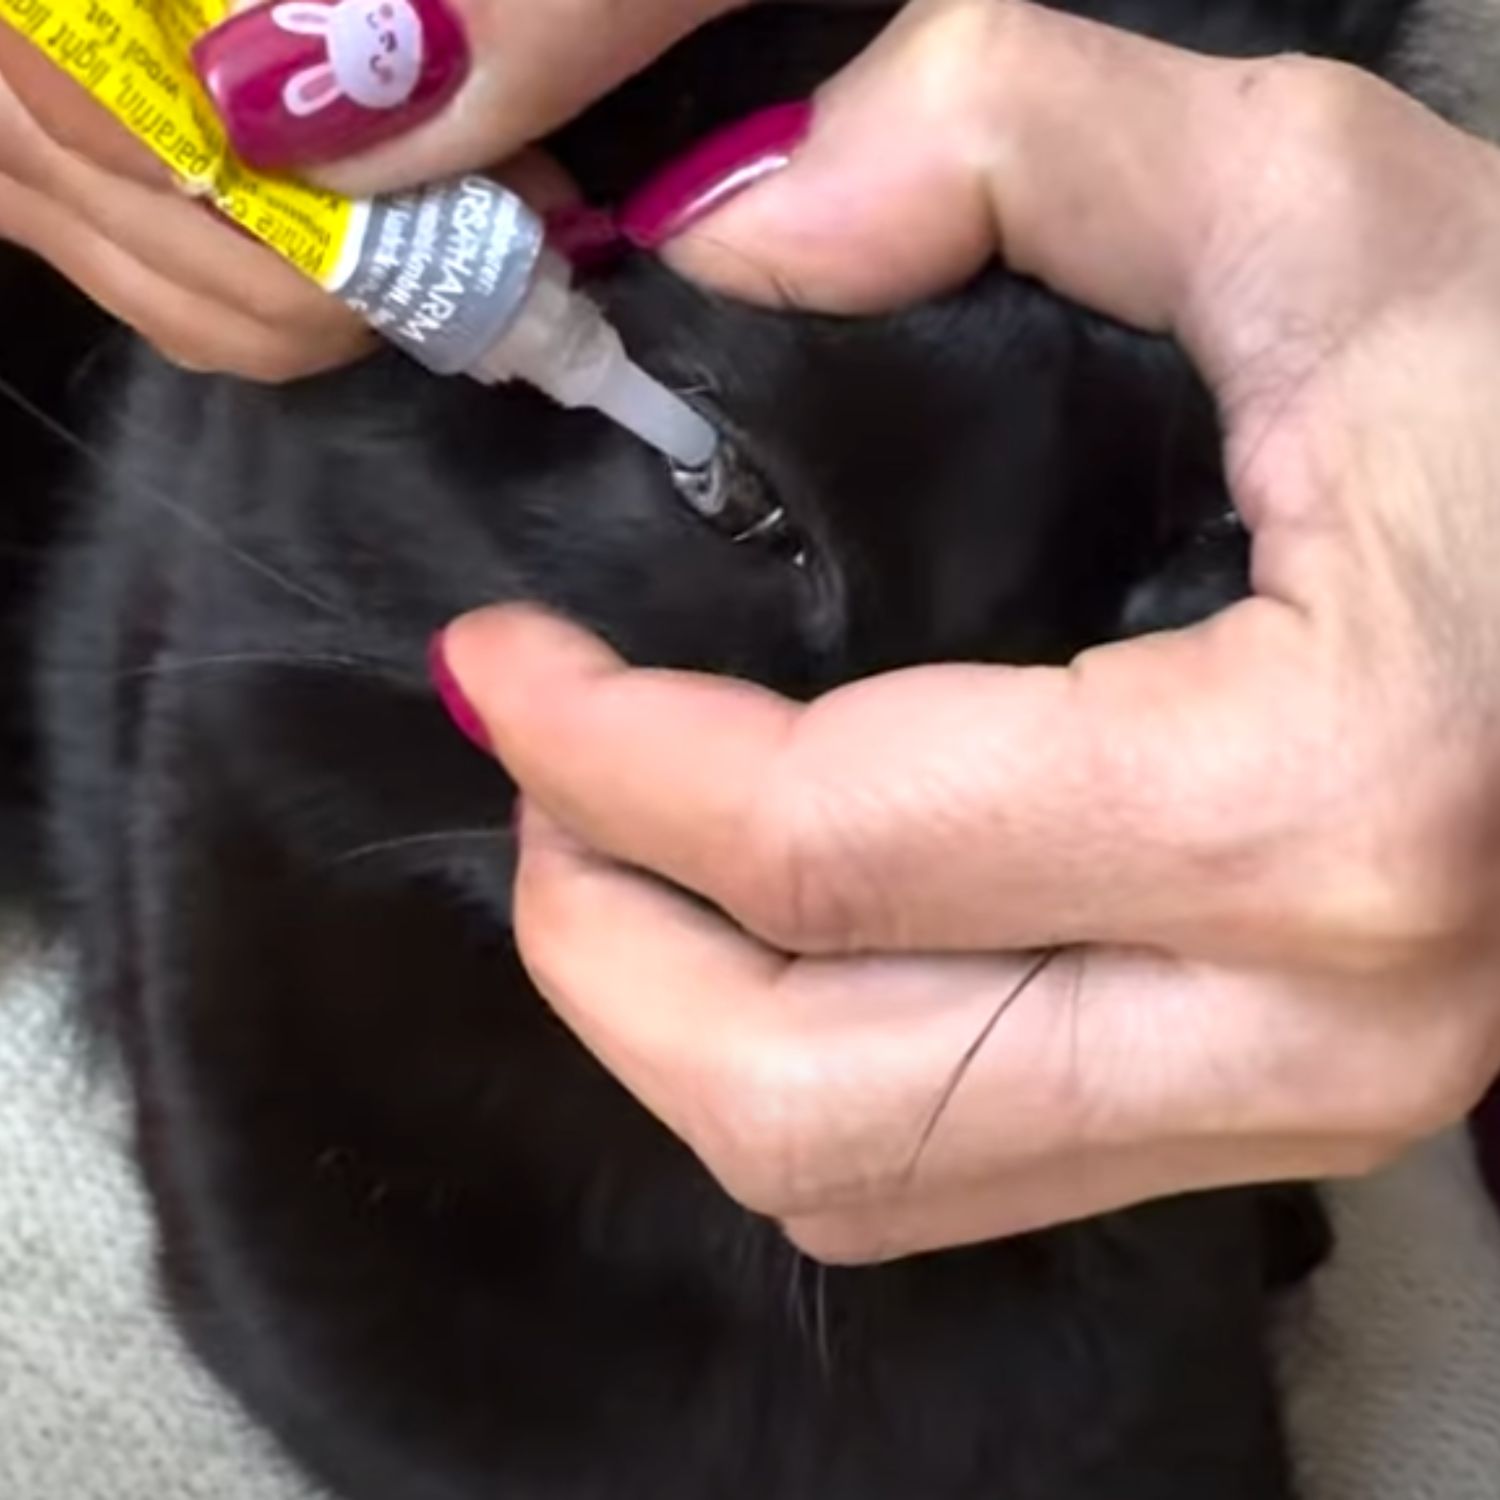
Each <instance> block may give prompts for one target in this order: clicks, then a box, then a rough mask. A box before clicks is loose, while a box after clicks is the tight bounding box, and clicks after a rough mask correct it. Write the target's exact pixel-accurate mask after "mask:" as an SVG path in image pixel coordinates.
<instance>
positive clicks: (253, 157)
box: [193, 0, 469, 169]
mask: <svg viewBox="0 0 1500 1500" xmlns="http://www.w3.org/2000/svg"><path fill="white" fill-rule="evenodd" d="M193 66H194V68H195V69H196V70H197V73H198V77H199V78H200V79H201V80H202V83H203V87H204V88H205V89H206V90H207V91H208V95H209V98H210V99H212V100H213V104H214V108H215V109H216V110H217V111H218V112H219V117H220V119H222V120H223V122H224V129H225V132H226V133H227V134H228V136H229V142H230V145H232V146H233V147H234V150H235V152H236V154H237V155H238V156H240V157H241V158H242V159H243V160H244V161H246V162H248V163H249V164H250V165H251V166H254V167H264V168H270V169H275V168H280V167H293V166H303V165H311V164H313V163H315V162H322V161H332V160H335V159H336V158H338V157H341V156H350V155H352V154H353V153H354V152H356V151H364V150H367V149H368V148H369V147H371V146H373V145H376V144H377V143H378V142H380V141H384V140H388V139H389V138H390V137H391V136H394V135H400V134H402V133H403V132H404V131H407V130H410V129H411V128H412V126H414V125H416V124H418V123H420V122H421V121H422V120H425V119H426V118H427V117H428V116H429V115H431V114H432V113H433V112H434V111H435V110H437V109H439V108H440V107H441V106H442V105H443V103H444V102H445V101H446V100H447V99H448V98H449V97H450V96H451V95H452V94H453V92H454V90H455V89H457V88H458V86H459V84H461V83H462V82H463V79H464V75H465V74H466V73H467V72H468V69H469V47H468V43H467V42H466V41H465V39H464V34H463V29H462V28H461V27H460V26H459V24H458V21H457V19H456V18H455V17H454V15H453V13H452V12H451V11H449V10H448V8H447V7H446V6H445V5H444V4H443V3H442V0H278V3H276V4H271V5H256V6H253V7H252V8H251V9H249V10H242V11H239V12H238V13H237V14H235V15H233V16H230V17H229V19H228V20H226V21H224V22H223V23H222V24H220V25H218V26H216V27H214V28H213V30H212V31H208V32H205V33H204V34H203V35H202V36H201V37H199V39H198V40H197V42H195V43H194V45H193Z"/></svg>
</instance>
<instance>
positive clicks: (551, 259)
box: [471, 251, 719, 469]
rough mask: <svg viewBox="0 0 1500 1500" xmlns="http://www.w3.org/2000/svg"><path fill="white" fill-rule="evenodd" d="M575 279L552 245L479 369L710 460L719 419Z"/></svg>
mask: <svg viewBox="0 0 1500 1500" xmlns="http://www.w3.org/2000/svg"><path fill="white" fill-rule="evenodd" d="M569 281H570V273H569V270H568V267H567V264H566V263H565V262H564V261H562V260H561V259H560V258H559V257H558V256H556V255H555V254H553V253H552V252H551V251H544V252H543V253H542V255H541V256H540V258H539V260H538V262H537V267H536V273H535V279H534V280H533V282H532V285H531V289H530V291H529V292H528V293H527V296H526V300H525V302H524V303H522V305H521V307H520V309H519V310H518V311H517V313H516V316H515V319H514V321H513V322H512V323H511V324H510V326H509V328H507V329H506V331H505V334H504V336H503V337H502V338H501V339H500V340H499V341H498V342H497V343H496V344H495V345H494V346H493V347H492V348H490V349H489V350H488V351H487V352H486V353H485V355H484V357H483V359H482V360H481V361H480V364H479V367H478V368H477V369H475V370H473V371H472V372H471V373H473V374H474V375H476V376H477V377H478V378H479V379H481V380H509V379H511V378H512V377H514V376H520V377H521V379H523V380H526V381H528V382H529V383H530V384H532V385H534V386H536V387H537V388H538V389H539V390H543V391H545V392H546V393H547V394H548V395H549V396H551V397H552V399H553V400H554V401H556V402H558V403H559V404H560V405H562V406H570V407H576V406H589V407H593V408H594V409H595V410H597V411H600V412H603V413H604V415H605V416H607V417H609V418H610V419H611V420H612V421H615V422H618V423H619V424H620V426H621V427H624V428H626V429H627V430H628V431H630V432H633V433H634V434H635V435H636V436H637V437H638V438H640V439H641V440H642V441H643V442H646V443H649V444H650V445H651V446H652V447H653V448H656V449H658V450H659V451H660V452H662V453H665V454H666V455H667V456H668V457H669V458H671V459H672V460H673V461H674V462H676V463H678V464H681V465H682V466H683V467H685V468H689V469H697V468H701V467H703V466H704V465H705V464H707V463H708V461H709V459H710V458H712V457H713V453H714V449H715V448H717V447H718V443H719V436H718V434H717V433H716V432H715V431H714V429H713V427H712V426H710V424H709V423H708V422H707V421H705V420H704V418H703V417H702V416H700V415H699V414H698V413H697V412H695V411H694V410H693V408H692V407H691V406H689V405H688V404H687V402H686V401H684V400H683V399H682V397H681V396H678V395H677V394H676V393H675V392H673V391H670V390H668V389H667V387H666V386H664V385H663V384H662V383H661V382H660V381H658V380H655V379H653V378H652V377H651V376H650V375H648V374H647V373H646V372H645V371H644V370H643V369H641V368H640V366H639V365H637V364H635V363H633V362H632V361H631V359H630V356H629V355H628V354H626V352H625V346H624V345H623V344H622V343H621V342H620V336H619V334H617V333H616V332H615V331H614V329H613V328H611V327H610V326H609V324H608V323H606V322H605V320H604V314H603V313H601V312H600V311H599V309H598V308H597V307H596V306H595V305H594V304H593V303H592V302H591V301H590V300H589V299H588V298H587V297H585V296H584V295H583V294H582V293H581V292H575V291H574V290H573V289H572V288H571V286H570V285H569Z"/></svg>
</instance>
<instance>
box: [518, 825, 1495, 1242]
mask: <svg viewBox="0 0 1500 1500" xmlns="http://www.w3.org/2000/svg"><path fill="white" fill-rule="evenodd" d="M516 913H517V937H518V941H519V943H520V947H521V952H522V954H523V957H524V959H525V961H526V963H527V966H528V969H529V970H530V972H531V974H532V976H533V978H534V979H535V980H536V982H537V984H538V987H539V988H540V989H541V991H542V993H543V994H544V995H545V996H546V997H547V998H548V999H549V1000H550V1001H551V1002H552V1004H553V1005H554V1006H555V1007H556V1008H557V1009H558V1011H559V1013H560V1015H561V1016H562V1017H563V1019H564V1020H565V1021H566V1022H567V1023H568V1024H569V1025H570V1026H571V1027H573V1029H574V1030H575V1031H576V1032H577V1033H578V1035H579V1036H580V1037H581V1038H582V1040H583V1041H584V1042H585V1043H586V1044H587V1045H588V1046H589V1047H590V1048H591V1049H592V1050H593V1051H594V1052H595V1054H596V1055H597V1056H598V1057H599V1058H600V1060H601V1061H602V1062H603V1063H604V1064H605V1066H606V1067H608V1068H609V1069H610V1070H611V1071H612V1072H613V1073H614V1074H615V1076H617V1077H618V1078H619V1079H620V1080H621V1081H622V1082H623V1083H624V1084H625V1086H626V1087H627V1088H629V1089H631V1090H632V1091H633V1092H634V1093H635V1094H636V1096H637V1097H638V1098H639V1099H640V1100H641V1101H642V1102H643V1103H644V1104H645V1105H646V1106H647V1107H648V1108H650V1109H651V1110H652V1111H653V1112H654V1113H655V1114H656V1115H657V1116H658V1118H660V1119H661V1120H662V1121H663V1122H664V1123H665V1124H666V1125H667V1126H668V1127H669V1128H670V1129H672V1130H674V1131H675V1132H676V1133H678V1134H679V1135H680V1136H681V1137H682V1138H683V1139H684V1140H685V1141H686V1142H687V1143H688V1144H689V1145H690V1146H691V1147H692V1148H693V1149H694V1150H695V1151H696V1152H697V1153H698V1154H699V1155H700V1157H701V1158H702V1159H703V1160H704V1162H705V1163H706V1165H707V1166H708V1167H709V1169H710V1170H711V1171H712V1172H714V1173H715V1175H716V1176H717V1177H718V1178H719V1180H720V1182H721V1183H722V1184H723V1185H724V1186H725V1188H726V1190H728V1191H729V1192H730V1193H731V1194H732V1195H733V1196H735V1197H736V1198H738V1199H739V1200H740V1201H741V1202H743V1203H745V1204H746V1205H747V1206H749V1207H751V1208H753V1209H755V1210H756V1211H758V1212H761V1213H764V1214H767V1215H770V1216H772V1217H775V1218H778V1219H780V1220H782V1221H783V1222H785V1223H786V1224H787V1225H788V1227H789V1230H790V1232H792V1234H793V1235H794V1237H795V1238H797V1240H798V1242H799V1243H801V1244H802V1245H803V1246H804V1247H805V1248H807V1249H808V1250H809V1251H810V1252H812V1253H815V1254H817V1255H819V1256H820V1257H822V1258H827V1259H837V1260H853V1259H874V1258H883V1257H887V1256H890V1255H893V1254H904V1253H909V1252H910V1251H912V1250H916V1249H922V1248H928V1247H930V1246H932V1245H936V1244H952V1243H960V1242H966V1241H969V1240H974V1239H981V1238H988V1237H991V1236H993V1235H995V1234H1001V1233H1017V1232H1021V1231H1024V1230H1027V1229H1031V1228H1035V1227H1038V1226H1040V1225H1043V1224H1048V1223H1056V1222H1059V1221H1061V1220H1064V1219H1068V1218H1075V1217H1080V1216H1084V1215H1088V1214H1092V1213H1097V1212H1102V1211H1105V1210H1107V1209H1110V1208H1114V1207H1119V1206H1121V1205H1124V1204H1126V1203H1130V1202H1135V1201H1139V1200H1142V1199H1145V1198H1150V1197H1155V1196H1159V1195H1161V1194H1163V1193H1167V1192H1177V1191H1185V1190H1190V1189H1192V1188H1195V1187H1207V1186H1214V1185H1228V1184H1232V1183H1241V1182H1252V1181H1269V1180H1288V1179H1294V1178H1300V1177H1304V1176H1315V1175H1316V1176H1323V1175H1332V1174H1338V1173H1347V1172H1358V1171H1364V1170H1367V1169H1368V1168H1369V1167H1371V1166H1373V1165H1375V1164H1376V1163H1378V1162H1379V1161H1382V1160H1384V1159H1386V1157H1387V1156H1388V1155H1390V1154H1392V1153H1393V1152H1394V1150H1395V1149H1397V1147H1398V1146H1399V1144H1400V1143H1401V1142H1403V1141H1406V1140H1410V1139H1412V1138H1415V1136H1416V1135H1418V1134H1420V1133H1424V1132H1427V1131H1430V1130H1432V1129H1435V1128H1438V1127H1439V1126H1440V1125H1442V1124H1443V1123H1446V1121H1447V1120H1448V1119H1450V1118H1452V1117H1453V1116H1454V1115H1455V1114H1456V1113H1457V1112H1458V1111H1460V1110H1462V1108H1464V1107H1465V1103H1466V1101H1468V1100H1470V1099H1471V1098H1472V1097H1473V1096H1474V1091H1475V1089H1476V1088H1478V1089H1482V1087H1483V1083H1482V1082H1480V1081H1478V1080H1479V1079H1480V1077H1481V1074H1482V1073H1483V1063H1482V1062H1481V1063H1480V1064H1479V1065H1477V1066H1476V1063H1475V1060H1474V1057H1473V1053H1474V1052H1475V1050H1476V1049H1475V1047H1474V1045H1473V1039H1474V1029H1473V1027H1472V1025H1470V1024H1469V1022H1470V1020H1471V1019H1472V1012H1468V1011H1466V1010H1465V1008H1464V1007H1462V1006H1455V1005H1451V1004H1449V1003H1447V1002H1448V1000H1449V999H1451V998H1452V994H1456V993H1457V992H1456V991H1455V992H1452V994H1444V993H1438V994H1434V995H1429V996H1424V997H1423V1001H1422V1003H1421V1004H1419V1005H1413V1004H1410V1003H1409V1002H1408V1001H1407V1000H1405V999H1402V1000H1400V1001H1399V1002H1398V1003H1395V1004H1394V1005H1387V1004H1385V1003H1384V1002H1383V1000H1382V997H1379V996H1375V997H1373V998H1372V995H1371V993H1370V991H1369V988H1368V987H1355V986H1345V987H1342V988H1337V987H1335V988H1330V987H1327V986H1319V985H1317V984H1309V983H1307V982H1306V981H1302V980H1297V979H1289V978H1287V977H1285V976H1276V975H1264V974H1255V973H1236V972H1233V971H1228V970H1223V969H1217V968H1209V967H1205V966H1196V965H1188V964H1182V963H1180V962H1177V961H1174V960H1168V959H1164V958H1162V957H1160V956H1157V955H1151V954H1140V953H1130V952H1119V953H1108V952H1101V951H1097V950H1096V951H1091V952H1088V953H1086V954H1073V955H1064V956H1061V957H1060V958H1059V959H1058V960H1057V961H1056V962H1055V963H1053V964H1050V965H1048V966H1046V967H1044V968H1042V969H1040V970H1038V969H1037V968H1036V967H1035V966H1034V965H1026V964H1022V963H1020V962H1019V961H1017V960H1014V959H981V958H943V959H888V958H887V959H862V960H802V961H797V962H793V963H787V962H785V961H784V960H782V959H781V958H780V957H779V956H777V955H774V954H771V953H768V952H767V951H766V950H764V949H762V948H760V947H758V945H756V944H754V943H752V942H749V941H747V940H746V939H745V938H744V937H743V936H742V935H741V934H739V933H737V932H735V931H734V930H733V928H732V927H730V926H729V925H728V924H726V923H724V922H723V921H722V920H720V919H719V918H717V917H716V916H714V915H713V914H712V913H710V912H706V911H705V910H704V909H703V908H701V907H699V906H697V905H695V904H694V903H692V902H691V901H688V900H686V899H685V898H683V897H681V896H679V895H677V894H675V893H673V892H671V891H669V890H668V889H666V888H665V887H663V886H661V885H659V884H657V883H655V882H654V881H652V880H650V879H649V878H645V877H642V876H640V875H638V874H636V873H634V872H630V871H626V870H622V869H620V868H618V867H616V866H613V865H611V864H610V863H609V862H607V861H604V860H601V859H600V858H599V857H598V856H595V855H593V854H591V853H590V852H589V851H588V850H587V849H586V848H585V847H584V846H582V845H580V844H578V843H577V842H576V840H574V839H573V838H572V837H571V836H570V835H567V834H565V833H563V832H561V831H560V830H559V829H558V828H557V827H556V826H555V825H553V824H551V823H550V821H549V820H546V819H544V818H540V817H538V815H536V813H535V811H534V810H529V811H528V814H527V816H526V818H525V819H524V820H523V827H522V854H521V865H520V871H519V875H518V883H517V904H516ZM1476 982H1477V979H1476ZM1459 998H1462V997H1461V996H1460V997H1459ZM1445 1033H1446V1035H1445ZM1479 1050H1484V1049H1479ZM1466 1053H1467V1055H1465V1054H1466ZM1484 1076H1488V1075H1484Z"/></svg>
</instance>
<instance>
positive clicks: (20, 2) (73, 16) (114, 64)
mask: <svg viewBox="0 0 1500 1500" xmlns="http://www.w3.org/2000/svg"><path fill="white" fill-rule="evenodd" d="M228 9H229V6H228V4H227V3H226V0H0V19H4V20H5V21H7V22H8V23H9V24H10V25H11V26H13V27H15V29H16V30H17V31H19V32H20V33H21V34H22V35H23V36H26V37H28V38H29V39H30V40H31V41H32V42H33V43H34V44H35V45H36V46H37V47H39V48H40V49H41V50H42V51H43V52H44V53H46V55H47V56H48V57H49V58H51V59H52V61H53V62H54V63H56V64H57V66H58V67H59V68H61V69H62V70H63V72H65V73H67V74H69V75H70V76H71V77H72V78H75V79H77V81H78V82H79V83H81V84H82V85H83V86H84V88H85V89H87V90H88V92H89V93H90V94H92V95H93V96H94V98H95V99H97V100H98V101H99V103H100V104H102V105H103V106H104V107H105V109H107V110H108V111H109V112H110V114H112V115H113V116H114V117H115V118H116V119H117V120H119V122H120V123H121V124H122V125H124V127H125V128H126V129H127V130H128V131H129V132H130V133H131V134H132V135H133V136H135V137H136V138H137V139H138V140H139V141H141V142H142V144H144V145H145V146H147V147H149V148H150V150H151V151H153V152H154V153H155V154H156V155H157V156H159V157H160V158H161V160H162V161H163V162H165V163H166V164H167V166H168V167H169V168H170V169H171V170H172V171H173V172H174V173H175V174H176V175H177V176H178V178H180V179H181V181H182V183H183V185H184V187H185V188H186V189H187V190H188V191H189V192H194V193H200V194H202V195H203V196H204V197H206V198H209V199H211V200H212V202H213V203H214V204H215V206H216V207H218V208H219V209H220V211H221V212H223V213H225V214H227V215H228V216H229V217H230V218H232V219H234V220H235V221H236V222H238V223H240V224H242V225H243V226H244V227H245V228H246V229H247V230H248V231H249V232H250V233H251V234H253V235H254V236H255V237H256V239H258V240H261V241H262V242H264V243H265V244H267V245H269V246H270V247H271V248H272V249H273V250H275V251H277V252H278V253H279V254H281V255H283V256H285V257H286V259H287V260H289V261H291V263H292V264H293V265H294V266H296V267H297V268H298V269H299V270H301V271H305V272H306V273H307V274H308V275H309V276H311V277H312V278H313V279H314V280H315V281H321V282H324V283H326V282H327V281H328V280H329V278H330V276H331V274H332V272H333V271H334V268H335V267H336V265H337V263H338V259H339V254H340V250H341V247H342V246H343V243H344V240H345V238H346V236H347V234H348V231H349V228H350V218H351V215H352V212H353V207H354V205H352V204H351V203H350V202H349V200H348V199H346V198H341V197H339V196H338V195H337V194H336V193H328V192H322V191H320V190H319V189H317V188H312V187H307V186H305V185H304V184H301V183H296V182H290V181H286V180H284V179H280V178H274V177H265V176H262V175H260V174H258V173H255V172H252V171H250V169H249V168H247V167H245V166H243V165H241V163H240V162H238V161H237V160H236V159H235V158H234V156H233V155H232V154H231V153H230V151H229V149H228V146H227V145H226V142H225V139H224V131H223V129H222V127H221V126H220V125H219V122H218V119H217V118H216V117H215V115H214V112H213V110H212V108H211V107H210V106H209V104H208V101H207V99H206V98H205V96H204V94H203V91H202V89H201V88H200V87H199V85H198V80H197V78H196V77H195V76H194V73H193V69H192V65H191V63H190V62H189V60H188V49H189V48H190V47H191V46H192V44H193V41H194V40H195V39H196V38H197V37H198V36H200V35H201V34H202V33H203V32H204V31H206V30H208V28H209V27H210V26H213V25H214V24H215V23H216V22H218V21H219V20H221V19H222V18H223V17H224V16H225V14H226V13H227V12H228Z"/></svg>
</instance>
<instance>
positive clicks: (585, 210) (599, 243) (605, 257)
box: [547, 203, 628, 271]
mask: <svg viewBox="0 0 1500 1500" xmlns="http://www.w3.org/2000/svg"><path fill="white" fill-rule="evenodd" d="M547 243H548V244H549V245H551V246H552V248H553V249H554V250H556V251H557V252H558V254H559V255H564V256H566V257H567V258H568V259H569V260H570V261H571V262H572V263H573V264H574V266H576V267H577V268H578V269H579V270H580V271H591V270H593V269H594V268H595V267H597V266H602V265H605V264H607V263H608V262H609V261H611V260H614V259H615V257H616V256H618V255H619V254H620V252H621V251H623V250H625V249H627V248H628V246H627V245H626V242H625V238H624V236H623V235H622V234H621V233H620V225H619V223H618V221H617V220H616V219H615V216H614V215H613V214H612V213H611V212H610V211H609V210H608V209H607V208H590V207H589V206H588V205H587V204H584V203H570V204H568V206H567V207H566V208H559V209H557V210H555V211H554V212H553V213H550V214H548V215H547Z"/></svg>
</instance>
